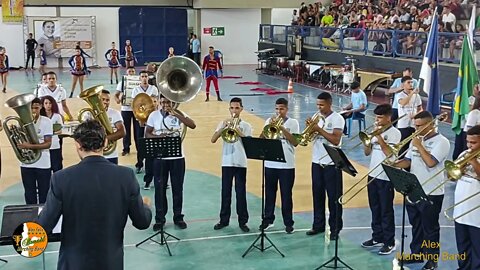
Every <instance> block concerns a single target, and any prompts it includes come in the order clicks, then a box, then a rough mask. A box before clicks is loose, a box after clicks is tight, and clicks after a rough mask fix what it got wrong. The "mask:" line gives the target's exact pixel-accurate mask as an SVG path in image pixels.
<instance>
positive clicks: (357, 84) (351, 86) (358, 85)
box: [350, 81, 360, 89]
mask: <svg viewBox="0 0 480 270" xmlns="http://www.w3.org/2000/svg"><path fill="white" fill-rule="evenodd" d="M359 87H360V83H359V82H357V81H353V82H352V84H351V85H350V88H351V89H357V88H359Z"/></svg>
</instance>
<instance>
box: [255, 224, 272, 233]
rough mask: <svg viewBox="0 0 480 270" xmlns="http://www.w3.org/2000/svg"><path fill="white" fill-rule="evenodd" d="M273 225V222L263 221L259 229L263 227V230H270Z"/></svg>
mask: <svg viewBox="0 0 480 270" xmlns="http://www.w3.org/2000/svg"><path fill="white" fill-rule="evenodd" d="M272 227H273V223H263V222H262V224H260V226H258V229H259V230H262V228H263V230H265V231H266V230H268V229H270V228H272Z"/></svg>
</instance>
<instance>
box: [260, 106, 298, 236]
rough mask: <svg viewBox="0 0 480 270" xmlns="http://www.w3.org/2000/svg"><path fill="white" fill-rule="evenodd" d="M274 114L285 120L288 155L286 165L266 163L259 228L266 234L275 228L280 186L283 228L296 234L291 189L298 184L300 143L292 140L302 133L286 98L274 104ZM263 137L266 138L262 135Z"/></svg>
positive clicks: (285, 149) (284, 128)
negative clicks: (262, 211) (296, 159)
mask: <svg viewBox="0 0 480 270" xmlns="http://www.w3.org/2000/svg"><path fill="white" fill-rule="evenodd" d="M275 112H276V114H277V117H280V118H281V119H282V120H283V123H282V125H280V130H281V131H282V138H281V139H280V140H281V142H282V147H283V153H284V155H285V161H286V163H283V162H275V161H265V218H264V219H263V220H262V224H260V229H262V227H263V229H265V230H267V229H268V228H270V227H273V221H274V220H275V200H276V198H277V188H278V183H279V182H280V196H281V200H282V217H283V224H284V225H285V232H286V233H288V234H290V233H293V231H294V228H293V224H294V221H293V199H292V189H293V184H294V182H295V147H296V146H297V145H298V142H297V141H296V140H295V138H294V137H293V135H292V134H293V133H298V132H299V129H300V127H299V124H298V121H297V120H296V119H293V118H289V117H288V116H287V114H288V101H287V100H286V99H284V98H279V99H277V101H276V102H275ZM275 118H276V117H271V118H269V119H267V121H266V122H265V126H266V125H268V124H271V123H272V121H273V120H274V119H275ZM260 137H264V134H263V133H262V135H260Z"/></svg>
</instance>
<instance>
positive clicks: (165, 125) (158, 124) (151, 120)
mask: <svg viewBox="0 0 480 270" xmlns="http://www.w3.org/2000/svg"><path fill="white" fill-rule="evenodd" d="M185 117H187V118H188V115H187V114H185ZM147 126H149V127H151V128H153V134H155V135H161V134H164V133H171V132H172V131H173V130H175V131H176V132H174V133H173V134H171V135H169V136H170V137H180V136H181V134H182V130H183V128H187V127H183V125H182V122H181V121H180V120H179V119H178V118H177V117H175V116H172V115H170V114H169V115H166V116H164V112H163V111H161V110H157V111H154V112H152V113H151V114H150V115H149V116H148V120H147ZM145 137H146V136H145ZM184 156H185V154H184V151H183V147H182V156H181V157H168V158H162V159H165V160H168V159H180V158H184Z"/></svg>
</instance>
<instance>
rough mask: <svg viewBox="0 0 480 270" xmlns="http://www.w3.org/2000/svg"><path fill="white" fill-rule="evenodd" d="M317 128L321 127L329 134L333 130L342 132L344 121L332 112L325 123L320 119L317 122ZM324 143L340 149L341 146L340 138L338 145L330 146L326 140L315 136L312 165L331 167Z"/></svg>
mask: <svg viewBox="0 0 480 270" xmlns="http://www.w3.org/2000/svg"><path fill="white" fill-rule="evenodd" d="M318 126H319V127H322V126H323V129H324V130H325V131H326V132H327V133H330V134H333V130H334V129H339V130H342V131H343V128H344V126H345V119H343V117H342V116H341V115H340V114H339V113H337V112H332V113H331V114H330V115H329V116H327V117H326V118H325V122H324V121H323V120H322V119H320V121H319V122H318ZM324 143H326V144H327V145H331V146H335V147H340V146H342V139H341V138H340V143H339V144H338V145H332V144H331V143H330V142H329V141H328V140H327V139H325V138H324V137H323V136H317V137H316V138H315V140H314V141H313V150H312V163H315V164H322V165H333V162H332V159H331V158H330V156H329V155H328V154H327V150H325V146H323V144H324Z"/></svg>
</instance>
